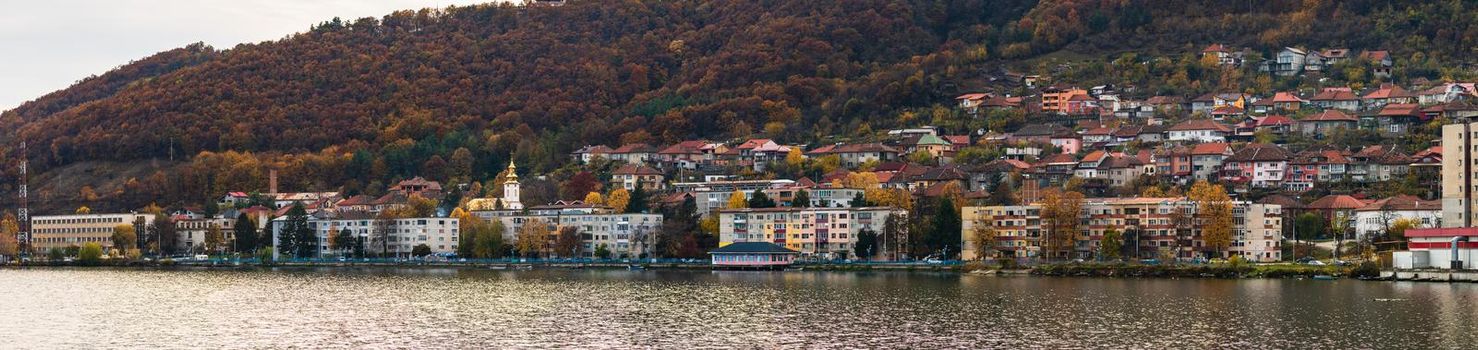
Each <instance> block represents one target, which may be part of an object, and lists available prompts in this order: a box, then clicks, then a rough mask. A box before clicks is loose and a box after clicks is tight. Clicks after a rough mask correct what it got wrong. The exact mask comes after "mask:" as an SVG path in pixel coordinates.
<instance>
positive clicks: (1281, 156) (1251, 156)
mask: <svg viewBox="0 0 1478 350" xmlns="http://www.w3.org/2000/svg"><path fill="white" fill-rule="evenodd" d="M1287 160H1288V151H1287V150H1284V149H1283V148H1282V147H1278V146H1276V145H1270V144H1264V143H1252V144H1248V145H1247V146H1243V147H1242V149H1240V150H1237V153H1235V154H1232V156H1231V157H1227V159H1226V161H1228V162H1276V161H1287Z"/></svg>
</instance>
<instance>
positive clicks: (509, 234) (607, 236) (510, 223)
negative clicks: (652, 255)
mask: <svg viewBox="0 0 1478 350" xmlns="http://www.w3.org/2000/svg"><path fill="white" fill-rule="evenodd" d="M472 214H473V215H475V216H477V217H478V218H480V219H483V220H486V221H489V222H491V221H492V220H498V221H501V222H502V223H503V227H504V228H505V230H504V231H503V242H506V243H508V244H513V243H514V242H517V241H518V231H519V230H520V229H522V228H523V226H524V225H526V224H529V223H539V224H543V225H548V229H549V233H550V234H551V235H553V234H557V233H558V232H559V230H560V229H561V228H564V227H574V228H575V229H576V230H577V233H578V234H579V235H580V249H579V251H578V252H554V255H556V256H569V255H571V254H575V255H579V256H581V257H587V258H588V257H594V256H595V251H596V250H597V249H599V248H600V246H602V245H604V246H605V247H606V250H608V251H610V252H611V254H612V255H613V257H641V256H646V255H648V253H649V252H650V251H651V250H652V249H653V248H654V247H656V243H657V242H656V239H657V231H658V230H660V229H661V228H662V219H663V216H662V214H643V213H616V212H614V211H612V210H611V209H610V208H607V207H601V206H593V205H587V204H571V205H542V206H535V207H531V208H529V210H528V211H522V210H519V211H515V210H479V211H473V212H472ZM552 238H553V237H551V240H552Z"/></svg>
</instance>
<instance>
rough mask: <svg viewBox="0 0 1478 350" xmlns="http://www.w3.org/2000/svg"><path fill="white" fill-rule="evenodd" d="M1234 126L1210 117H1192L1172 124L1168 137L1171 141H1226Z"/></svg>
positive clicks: (1167, 133) (1167, 132)
mask: <svg viewBox="0 0 1478 350" xmlns="http://www.w3.org/2000/svg"><path fill="white" fill-rule="evenodd" d="M1231 133H1232V127H1230V126H1227V125H1226V124H1222V123H1218V122H1216V121H1214V120H1209V119H1191V120H1187V121H1184V122H1180V124H1175V126H1171V127H1170V129H1169V130H1167V131H1166V139H1167V140H1169V141H1171V142H1176V141H1180V142H1225V141H1226V140H1227V135H1229V134H1231Z"/></svg>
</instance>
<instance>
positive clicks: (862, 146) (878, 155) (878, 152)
mask: <svg viewBox="0 0 1478 350" xmlns="http://www.w3.org/2000/svg"><path fill="white" fill-rule="evenodd" d="M901 153H902V152H900V151H899V150H898V149H896V148H893V147H889V146H887V145H884V144H881V143H854V144H834V145H826V146H821V147H817V148H816V149H813V150H811V151H810V152H807V155H809V156H811V157H825V156H830V155H836V156H837V157H838V158H840V159H841V161H842V166H844V167H848V168H856V167H857V166H859V165H862V164H863V163H867V162H886V161H892V160H895V159H898V156H899V154H901Z"/></svg>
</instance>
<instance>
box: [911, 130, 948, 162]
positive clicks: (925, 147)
mask: <svg viewBox="0 0 1478 350" xmlns="http://www.w3.org/2000/svg"><path fill="white" fill-rule="evenodd" d="M900 144H901V145H902V146H903V149H904V150H905V151H907V152H908V153H909V154H913V153H914V152H924V153H927V154H929V157H932V158H934V159H935V160H941V159H944V158H947V156H951V155H953V154H954V143H951V142H949V141H947V140H945V139H943V138H941V137H939V136H936V135H929V134H926V135H912V136H909V137H906V138H904V139H903V141H901V142H900Z"/></svg>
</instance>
